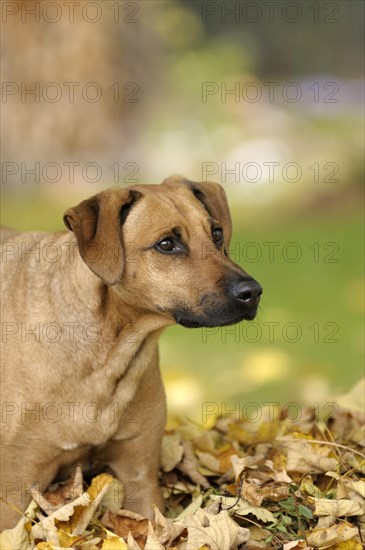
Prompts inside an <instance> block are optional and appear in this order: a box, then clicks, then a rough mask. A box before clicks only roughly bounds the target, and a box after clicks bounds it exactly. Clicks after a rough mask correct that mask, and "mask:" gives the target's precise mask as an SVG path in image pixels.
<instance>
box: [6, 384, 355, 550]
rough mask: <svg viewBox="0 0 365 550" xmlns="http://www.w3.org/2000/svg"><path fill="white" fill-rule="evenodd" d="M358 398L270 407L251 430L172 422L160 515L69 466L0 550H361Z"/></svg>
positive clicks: (108, 481) (235, 423)
mask: <svg viewBox="0 0 365 550" xmlns="http://www.w3.org/2000/svg"><path fill="white" fill-rule="evenodd" d="M362 391H363V386H362V385H361V384H360V385H358V386H357V387H356V388H355V389H354V391H353V392H352V393H350V394H348V396H347V397H346V399H342V406H341V407H336V408H335V409H334V408H332V409H333V410H336V413H335V414H333V415H331V414H330V415H327V417H325V418H323V419H319V418H318V417H317V412H318V411H316V410H314V409H308V410H305V411H301V414H300V419H298V420H296V421H293V420H292V419H290V418H289V417H288V414H287V412H288V410H287V409H286V412H285V411H280V410H274V409H273V408H272V407H271V408H270V407H269V408H267V409H265V408H264V409H263V410H261V417H260V419H259V420H256V421H255V422H252V421H249V420H248V419H245V418H240V419H236V420H234V419H232V420H231V421H230V419H229V416H227V418H226V419H222V418H217V419H216V420H215V422H214V425H212V426H210V427H209V429H207V427H203V426H200V425H197V424H195V423H193V422H188V421H184V422H180V423H179V424H178V425H176V428H175V429H174V430H171V431H169V432H167V433H166V435H165V437H164V441H163V448H162V465H161V472H160V483H161V486H162V491H163V494H164V497H165V503H166V511H165V515H164V516H163V515H162V514H161V513H160V512H159V511H158V510H157V508H156V509H155V519H154V521H153V522H151V521H148V520H147V519H145V518H143V517H142V516H139V515H138V514H135V513H133V512H129V511H127V510H124V509H123V500H125V498H126V495H125V494H124V493H125V492H126V491H125V488H123V486H122V484H121V483H120V482H119V481H117V480H115V479H113V477H112V476H110V475H108V474H101V475H99V476H97V477H96V478H94V479H93V480H92V482H91V484H90V485H89V486H88V487H87V486H86V485H85V482H84V480H83V478H82V474H81V471H80V470H79V469H78V470H77V471H76V473H75V475H74V476H73V478H72V479H70V480H69V481H68V482H66V483H63V484H58V485H56V486H53V487H51V488H50V489H49V490H48V492H47V493H45V494H40V493H38V492H37V491H34V492H33V501H32V503H31V504H30V506H29V508H28V510H27V512H26V516H24V517H23V518H22V519H21V520H20V522H19V524H18V525H17V527H16V528H15V529H12V530H9V531H4V532H3V533H2V534H1V535H0V537H1V538H0V543H1V548H2V549H3V550H8V549H11V550H23V549H24V550H28V549H31V548H32V549H33V548H37V549H39V550H58V549H61V548H74V549H78V550H98V549H102V550H113V549H114V550H129V549H130V550H140V549H145V550H160V549H161V550H163V549H168V550H198V549H200V550H203V549H204V550H209V549H211V550H231V549H247V550H256V549H257V550H259V549H261V548H267V549H270V548H272V549H281V548H282V549H283V550H289V549H293V550H294V549H308V550H309V549H316V548H331V549H337V550H345V549H348V550H361V548H363V546H364V545H363V542H364V540H365V507H364V503H365V500H364V499H365V481H364V475H365V455H364V447H365V434H364V411H363V407H362V405H361V406H359V402H362V399H363V398H362V397H361V394H362ZM359 396H360V397H359ZM338 402H339V403H340V404H341V400H339V401H338ZM356 402H357V404H356ZM329 409H330V410H331V407H330V408H329Z"/></svg>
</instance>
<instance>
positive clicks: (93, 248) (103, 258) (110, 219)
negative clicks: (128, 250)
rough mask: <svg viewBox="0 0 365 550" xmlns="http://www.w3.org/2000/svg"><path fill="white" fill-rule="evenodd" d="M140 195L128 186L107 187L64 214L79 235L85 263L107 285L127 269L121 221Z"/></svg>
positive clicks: (112, 283) (67, 223)
mask: <svg viewBox="0 0 365 550" xmlns="http://www.w3.org/2000/svg"><path fill="white" fill-rule="evenodd" d="M140 196H141V193H139V192H138V191H132V190H129V189H107V190H106V191H103V192H101V193H99V194H98V195H94V196H93V197H90V198H89V199H87V200H85V201H82V202H81V203H80V204H78V205H77V206H75V207H73V208H69V209H68V210H67V211H66V212H65V214H64V217H63V221H64V222H65V225H66V227H67V228H68V229H70V230H71V231H73V232H74V233H75V236H76V240H77V245H78V248H79V252H80V255H81V257H82V259H83V260H84V262H85V263H86V265H87V266H88V267H89V268H90V269H91V271H93V272H94V273H95V275H97V276H98V277H100V279H102V280H103V281H104V282H105V283H107V284H108V285H114V284H116V283H117V282H118V281H119V280H120V279H121V277H122V274H123V270H124V256H125V254H124V248H123V235H122V225H123V223H124V221H125V219H126V217H127V215H128V212H129V210H130V208H131V206H132V205H133V204H134V202H135V201H136V200H137V199H138V198H139V197H140Z"/></svg>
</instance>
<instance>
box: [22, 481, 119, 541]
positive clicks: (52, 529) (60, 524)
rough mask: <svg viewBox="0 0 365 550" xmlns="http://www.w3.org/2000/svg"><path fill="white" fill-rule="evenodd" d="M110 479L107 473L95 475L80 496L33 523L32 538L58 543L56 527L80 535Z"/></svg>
mask: <svg viewBox="0 0 365 550" xmlns="http://www.w3.org/2000/svg"><path fill="white" fill-rule="evenodd" d="M112 481H113V478H112V476H110V475H109V474H101V475H99V476H97V477H95V478H94V479H93V480H92V482H91V485H90V487H89V488H88V490H87V491H86V492H85V493H83V494H82V495H81V496H80V497H78V498H77V499H76V500H74V501H73V502H70V503H68V504H65V505H64V506H62V508H59V509H58V510H56V511H55V512H53V513H52V514H51V515H50V516H48V517H46V518H42V519H41V520H40V522H39V523H37V524H36V525H33V527H32V536H33V537H34V539H38V540H42V539H43V540H45V541H46V542H51V543H53V544H57V545H58V544H59V536H58V532H57V528H59V529H62V530H63V531H65V532H66V533H68V534H70V535H82V533H83V532H84V530H85V529H86V527H87V526H88V524H89V522H90V520H91V518H92V517H93V515H94V513H95V511H96V509H97V507H98V506H99V504H100V502H101V499H102V498H103V496H104V494H105V493H106V491H107V489H108V487H109V485H110V484H111V483H112ZM56 524H57V525H56Z"/></svg>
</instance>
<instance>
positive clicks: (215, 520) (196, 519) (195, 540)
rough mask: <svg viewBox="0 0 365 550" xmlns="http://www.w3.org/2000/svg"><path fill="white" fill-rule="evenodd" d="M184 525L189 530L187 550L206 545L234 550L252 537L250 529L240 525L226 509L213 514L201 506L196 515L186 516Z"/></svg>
mask: <svg viewBox="0 0 365 550" xmlns="http://www.w3.org/2000/svg"><path fill="white" fill-rule="evenodd" d="M182 525H183V526H184V527H185V528H186V529H187V530H188V539H187V541H186V546H185V548H186V550H196V549H197V548H201V547H202V546H204V545H206V546H208V548H210V549H211V550H234V549H236V548H237V547H238V546H239V545H240V544H242V543H243V542H246V541H247V540H248V539H249V538H250V532H249V530H248V529H246V528H244V527H239V525H237V523H235V522H234V521H233V520H232V519H231V518H230V517H229V515H228V512H227V511H225V510H223V511H222V512H220V513H219V514H217V515H213V514H209V513H208V512H206V511H205V510H202V509H201V508H200V509H199V510H197V512H196V513H195V514H194V516H190V517H187V518H185V520H184V521H183V522H182Z"/></svg>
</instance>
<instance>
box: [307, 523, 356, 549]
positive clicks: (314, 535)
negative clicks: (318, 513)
mask: <svg viewBox="0 0 365 550" xmlns="http://www.w3.org/2000/svg"><path fill="white" fill-rule="evenodd" d="M357 535H358V529H357V528H356V527H353V526H352V525H350V524H349V523H341V524H336V525H333V526H332V527H329V528H328V529H326V528H319V529H314V530H313V531H311V532H310V533H309V534H308V535H307V542H308V544H309V545H310V546H314V547H316V548H330V547H332V546H333V545H335V544H339V543H340V542H345V541H347V540H350V539H353V538H355V537H357Z"/></svg>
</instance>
